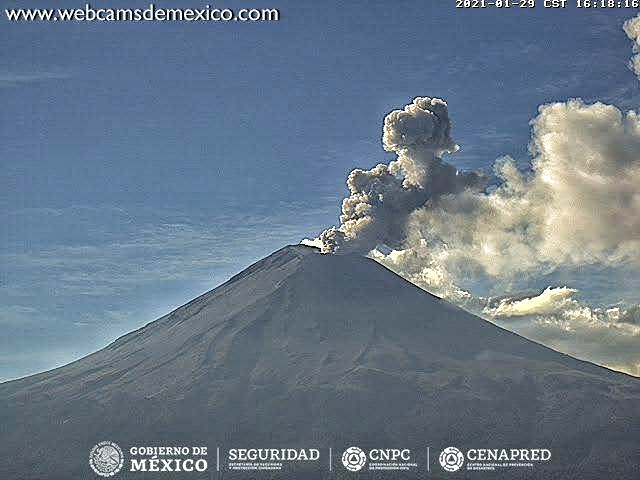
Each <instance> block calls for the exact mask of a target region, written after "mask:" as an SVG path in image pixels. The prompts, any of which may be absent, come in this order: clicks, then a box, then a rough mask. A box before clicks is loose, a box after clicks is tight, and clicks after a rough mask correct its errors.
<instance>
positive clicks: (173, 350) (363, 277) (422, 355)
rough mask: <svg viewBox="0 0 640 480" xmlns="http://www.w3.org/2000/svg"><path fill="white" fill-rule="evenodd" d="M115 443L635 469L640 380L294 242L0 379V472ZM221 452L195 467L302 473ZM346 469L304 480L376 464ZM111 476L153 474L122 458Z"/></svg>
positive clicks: (527, 474)
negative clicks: (533, 454)
mask: <svg viewBox="0 0 640 480" xmlns="http://www.w3.org/2000/svg"><path fill="white" fill-rule="evenodd" d="M107 439H108V440H112V441H114V442H116V443H117V444H118V445H120V446H122V448H123V450H124V451H125V455H126V453H127V452H128V449H129V448H130V447H131V446H139V445H175V446H179V445H183V444H188V445H189V444H197V445H208V446H209V449H210V459H211V452H212V451H213V452H214V457H215V447H216V446H221V447H224V448H285V447H286V448H297V449H300V448H308V447H320V448H323V449H324V448H325V447H326V448H328V447H332V446H333V447H335V448H342V447H343V446H345V447H346V446H349V445H351V444H357V445H359V446H360V447H362V448H363V449H365V450H367V449H371V448H386V447H389V448H391V447H395V446H400V445H411V446H412V447H416V446H419V447H420V448H426V446H431V448H432V449H433V451H434V452H435V451H436V450H438V451H440V450H442V449H443V448H445V447H449V446H450V445H456V446H457V447H459V448H461V449H472V448H473V449H477V450H479V449H502V448H506V449H509V448H522V449H526V448H531V449H533V448H543V449H548V450H549V451H551V452H552V454H553V456H552V458H551V460H550V461H548V462H545V464H544V465H541V466H539V467H538V466H537V467H536V468H535V469H533V470H527V469H520V470H510V471H509V472H504V473H500V472H491V474H490V475H489V476H487V474H486V473H482V472H463V471H460V472H457V474H456V473H449V472H446V471H444V470H443V469H441V468H440V465H439V464H438V463H437V459H436V460H434V459H432V461H431V472H430V473H428V474H425V475H426V476H427V478H428V477H433V478H463V477H464V478H467V477H468V478H502V477H500V475H504V478H544V479H553V478H562V479H572V478H576V479H577V478H579V479H583V480H584V479H602V478H608V479H630V478H633V476H634V475H637V472H638V460H639V459H640V382H639V381H638V379H636V378H634V377H630V376H628V375H625V374H622V373H618V372H614V371H611V370H608V369H606V368H602V367H598V366H596V365H593V364H591V363H587V362H583V361H580V360H577V359H574V358H572V357H569V356H567V355H563V354H561V353H558V352H556V351H553V350H551V349H549V348H546V347H544V346H542V345H539V344H537V343H534V342H531V341H529V340H527V339H525V338H523V337H520V336H518V335H516V334H514V333H511V332H509V331H506V330H504V329H501V328H499V327H497V326H495V325H493V324H492V323H489V322H487V321H484V320H482V319H480V318H478V317H475V316H473V315H471V314H469V313H467V312H465V311H463V310H461V309H459V308H457V307H454V306H452V305H450V304H448V303H447V302H445V301H443V300H441V299H439V298H437V297H435V296H433V295H431V294H429V293H427V292H425V291H424V290H421V289H420V288H418V287H416V286H414V285H413V284H411V283H409V282H407V281H405V280H404V279H402V278H400V277H399V276H397V275H395V274H394V273H392V272H391V271H389V270H388V269H386V268H385V267H383V266H381V265H379V264H378V263H376V262H374V261H373V260H370V259H367V258H364V257H361V256H357V255H322V254H319V253H318V252H317V250H315V249H313V248H310V247H304V246H289V247H285V248H283V249H281V250H279V251H277V252H275V253H273V254H272V255H270V256H269V257H267V258H265V259H263V260H261V261H259V262H257V263H256V264H254V265H252V266H251V267H249V268H247V269H246V270H244V271H243V272H242V273H240V274H238V275H236V276H235V277H233V278H231V279H230V280H229V281H227V282H226V283H224V284H223V285H221V286H219V287H218V288H216V289H214V290H212V291H210V292H208V293H206V294H204V295H202V296H200V297H198V298H196V299H195V300H193V301H191V302H189V303H188V304H186V305H184V306H182V307H180V308H178V309H177V310H175V311H173V312H171V313H170V314H168V315H166V316H164V317H162V318H160V319H158V320H156V321H154V322H152V323H149V324H148V325H146V326H144V327H142V328H140V329H139V330H136V331H134V332H132V333H129V334H128V335H125V336H123V337H121V338H119V339H118V340H116V341H115V342H113V343H112V344H110V345H109V346H107V347H106V348H104V349H102V350H100V351H98V352H96V353H94V354H92V355H89V356H87V357H85V358H82V359H80V360H78V361H76V362H73V363H71V364H69V365H66V366H64V367H61V368H57V369H55V370H52V371H49V372H45V373H41V374H38V375H34V376H30V377H26V378H23V379H20V380H15V381H11V382H6V383H3V384H1V385H0V459H1V460H0V478H2V479H10V480H14V479H79V478H93V477H92V475H93V474H92V472H91V471H90V470H89V466H88V463H87V454H88V452H89V450H90V449H91V447H92V446H93V445H95V444H97V443H98V442H99V441H101V440H107ZM339 453H341V452H339ZM213 463H215V458H213V461H210V464H211V465H210V467H209V471H208V472H207V473H206V474H205V475H204V476H200V477H198V475H197V473H196V472H194V473H193V474H191V475H187V474H185V478H222V477H223V476H224V477H226V478H254V477H256V478H262V477H264V478H276V477H277V478H286V477H287V474H284V475H283V474H280V473H278V474H277V475H276V474H273V473H268V472H267V473H258V474H257V475H254V476H247V474H246V473H244V474H243V473H241V472H227V471H221V472H219V473H218V472H216V471H215V465H213ZM334 463H335V465H334V470H333V471H332V472H330V471H328V470H326V469H325V470H322V469H317V468H315V469H308V470H303V471H302V472H300V473H297V474H289V476H291V477H296V478H343V477H345V478H346V477H347V476H349V478H352V477H353V475H363V476H365V477H369V478H371V477H373V476H375V475H376V474H374V473H371V472H367V471H364V470H363V471H361V472H360V473H358V474H354V473H351V472H348V471H347V470H345V469H342V465H338V463H339V458H338V457H336V459H335V460H334ZM301 468H303V469H304V466H303V467H301ZM383 473H384V472H383ZM158 475H160V476H161V475H162V474H156V477H153V478H157V476H158ZM274 475H275V476H274ZM378 475H379V474H378ZM425 475H422V474H421V475H420V477H421V478H424V476H425ZM392 476H393V477H394V478H396V477H398V475H396V474H392ZM114 478H134V479H135V478H150V477H148V476H146V475H145V474H140V473H132V472H128V471H127V465H126V464H125V468H123V469H122V471H121V472H120V473H118V474H117V475H116V476H115V477H114ZM163 478H169V477H163ZM171 478H175V476H174V475H172V476H171ZM180 478H181V477H180ZM376 478H377V477H376ZM380 478H390V477H389V474H387V476H384V475H382V476H381V477H380Z"/></svg>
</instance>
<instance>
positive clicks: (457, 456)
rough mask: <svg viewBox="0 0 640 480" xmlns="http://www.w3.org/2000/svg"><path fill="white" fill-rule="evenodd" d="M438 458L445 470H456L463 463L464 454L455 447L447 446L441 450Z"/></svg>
mask: <svg viewBox="0 0 640 480" xmlns="http://www.w3.org/2000/svg"><path fill="white" fill-rule="evenodd" d="M438 460H440V465H441V466H442V468H443V469H445V470H446V471H447V472H457V471H458V470H460V467H462V464H463V463H464V455H463V454H462V452H461V451H460V450H458V449H457V448H456V447H447V448H445V449H444V450H443V451H442V453H441V454H440V457H439V458H438Z"/></svg>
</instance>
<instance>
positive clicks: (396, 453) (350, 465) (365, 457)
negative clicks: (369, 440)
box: [342, 447, 411, 472]
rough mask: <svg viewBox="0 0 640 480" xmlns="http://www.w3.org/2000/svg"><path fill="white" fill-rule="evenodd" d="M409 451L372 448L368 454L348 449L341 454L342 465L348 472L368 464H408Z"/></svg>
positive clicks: (409, 458) (405, 449) (352, 448)
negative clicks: (401, 462)
mask: <svg viewBox="0 0 640 480" xmlns="http://www.w3.org/2000/svg"><path fill="white" fill-rule="evenodd" d="M410 460H411V450H409V449H408V448H404V449H399V448H372V449H371V450H369V452H368V454H367V453H365V452H364V450H362V449H361V448H359V447H349V448H347V449H346V450H345V451H344V452H343V454H342V465H344V468H346V469H347V470H349V471H350V472H357V471H359V470H361V469H362V468H363V467H364V466H365V465H366V463H367V461H369V462H376V463H380V462H398V461H404V462H408V461H410Z"/></svg>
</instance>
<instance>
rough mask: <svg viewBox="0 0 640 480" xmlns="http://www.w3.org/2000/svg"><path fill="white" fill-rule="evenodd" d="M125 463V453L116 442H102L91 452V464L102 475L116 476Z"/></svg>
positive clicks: (92, 468)
mask: <svg viewBox="0 0 640 480" xmlns="http://www.w3.org/2000/svg"><path fill="white" fill-rule="evenodd" d="M123 464H124V454H123V453H122V450H121V449H120V447H119V446H118V444H116V443H114V442H109V441H104V442H100V443H98V444H97V445H94V446H93V448H92V449H91V451H90V452H89V466H90V467H91V470H93V471H94V472H96V474H98V475H100V476H101V477H112V476H114V475H115V474H116V473H118V472H119V471H120V470H121V469H122V465H123Z"/></svg>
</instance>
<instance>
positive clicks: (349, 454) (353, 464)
mask: <svg viewBox="0 0 640 480" xmlns="http://www.w3.org/2000/svg"><path fill="white" fill-rule="evenodd" d="M365 463H367V456H366V455H365V453H364V452H363V451H362V450H361V449H360V448H358V447H349V448H347V449H346V450H345V451H344V453H343V454H342V464H343V465H344V468H346V469H347V470H349V471H350V472H357V471H358V470H360V469H361V468H362V467H364V464H365Z"/></svg>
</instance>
